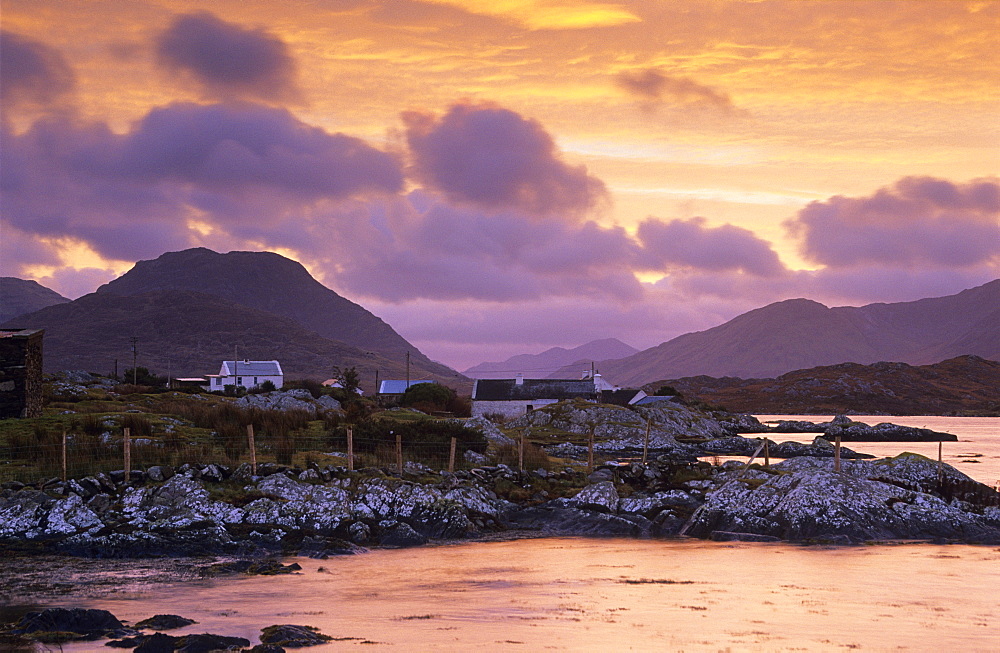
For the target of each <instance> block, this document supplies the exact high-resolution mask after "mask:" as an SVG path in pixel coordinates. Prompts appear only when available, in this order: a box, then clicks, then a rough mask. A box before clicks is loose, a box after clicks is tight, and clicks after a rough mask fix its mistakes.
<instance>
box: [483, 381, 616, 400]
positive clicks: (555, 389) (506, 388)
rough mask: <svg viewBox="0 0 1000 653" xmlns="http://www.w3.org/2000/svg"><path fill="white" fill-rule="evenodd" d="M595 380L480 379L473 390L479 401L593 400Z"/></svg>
mask: <svg viewBox="0 0 1000 653" xmlns="http://www.w3.org/2000/svg"><path fill="white" fill-rule="evenodd" d="M595 395H596V392H595V390H594V381H593V379H524V380H523V381H522V382H521V383H518V382H517V379H479V380H477V381H476V385H475V387H474V388H473V390H472V398H473V399H475V400H478V401H518V400H530V399H557V400H562V399H575V398H582V399H593V398H594V396H595Z"/></svg>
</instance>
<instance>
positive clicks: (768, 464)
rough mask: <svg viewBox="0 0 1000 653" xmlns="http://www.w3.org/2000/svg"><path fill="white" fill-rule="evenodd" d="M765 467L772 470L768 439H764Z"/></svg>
mask: <svg viewBox="0 0 1000 653" xmlns="http://www.w3.org/2000/svg"><path fill="white" fill-rule="evenodd" d="M764 467H767V468H768V469H770V468H771V449H770V447H769V446H768V442H767V438H764Z"/></svg>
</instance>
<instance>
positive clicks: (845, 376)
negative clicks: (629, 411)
mask: <svg viewBox="0 0 1000 653" xmlns="http://www.w3.org/2000/svg"><path fill="white" fill-rule="evenodd" d="M663 385H670V386H672V387H673V388H674V389H676V390H678V391H679V392H681V393H682V394H683V395H684V396H686V397H694V398H697V399H700V400H702V401H705V402H708V403H710V404H715V405H721V406H725V407H726V408H727V409H728V410H732V411H735V412H741V413H743V412H746V413H766V414H782V413H785V414H797V413H798V414H820V415H822V414H836V413H847V412H853V413H855V414H876V415H879V414H884V415H948V414H959V415H963V414H980V415H984V414H985V415H990V414H992V415H996V414H1000V363H998V362H996V361H992V360H986V359H984V358H980V357H978V356H959V357H957V358H952V359H949V360H946V361H943V362H940V363H935V364H932V365H920V366H913V365H907V364H906V363H884V362H883V363H875V364H874V365H859V364H857V363H842V364H840V365H828V366H823V367H813V368H810V369H806V370H797V371H795V372H789V373H787V374H782V375H781V376H779V377H777V378H771V379H740V378H733V377H724V378H713V377H709V376H694V377H686V378H681V379H673V380H665V381H658V382H655V383H651V384H649V385H648V386H647V389H648V390H649V391H655V389H657V388H659V387H661V386H663Z"/></svg>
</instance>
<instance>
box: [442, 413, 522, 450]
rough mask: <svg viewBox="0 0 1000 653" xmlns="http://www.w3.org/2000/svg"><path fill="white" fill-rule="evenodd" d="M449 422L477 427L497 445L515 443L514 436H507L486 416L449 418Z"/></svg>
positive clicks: (470, 427)
mask: <svg viewBox="0 0 1000 653" xmlns="http://www.w3.org/2000/svg"><path fill="white" fill-rule="evenodd" d="M448 421H449V422H455V423H457V424H460V425H462V426H464V427H466V428H469V429H475V430H476V431H479V432H480V433H482V434H483V436H484V437H485V438H486V439H487V440H489V442H490V443H492V444H495V445H497V446H504V445H513V444H515V442H514V440H513V439H512V438H509V437H507V436H506V435H504V434H503V432H502V431H501V430H500V429H499V428H497V425H496V424H494V423H493V422H491V421H490V420H488V419H486V418H485V417H481V416H480V417H472V418H469V419H466V420H457V419H456V420H448Z"/></svg>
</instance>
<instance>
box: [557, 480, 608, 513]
mask: <svg viewBox="0 0 1000 653" xmlns="http://www.w3.org/2000/svg"><path fill="white" fill-rule="evenodd" d="M618 501H619V498H618V491H617V490H615V484H614V483H612V482H611V481H601V482H600V483H594V484H592V485H588V486H587V487H585V488H583V489H582V490H580V491H579V492H577V494H576V496H575V497H573V498H571V499H569V500H568V501H567V503H568V504H569V505H570V506H573V507H574V508H583V509H584V510H597V511H599V512H607V513H612V514H613V513H616V512H618Z"/></svg>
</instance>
